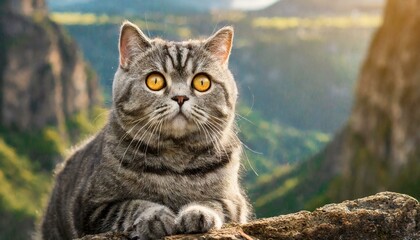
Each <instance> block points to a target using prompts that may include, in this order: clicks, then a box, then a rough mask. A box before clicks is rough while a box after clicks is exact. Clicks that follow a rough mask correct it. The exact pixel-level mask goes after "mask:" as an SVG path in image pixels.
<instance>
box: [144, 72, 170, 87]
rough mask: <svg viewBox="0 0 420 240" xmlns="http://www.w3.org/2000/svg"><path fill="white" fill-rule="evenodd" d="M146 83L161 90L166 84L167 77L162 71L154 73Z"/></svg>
mask: <svg viewBox="0 0 420 240" xmlns="http://www.w3.org/2000/svg"><path fill="white" fill-rule="evenodd" d="M146 85H147V87H149V88H150V90H153V91H159V90H161V89H162V88H164V87H165V86H166V81H165V78H164V77H163V76H162V74H160V73H152V74H150V75H149V76H148V77H147V79H146Z"/></svg>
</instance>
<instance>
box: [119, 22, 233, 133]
mask: <svg viewBox="0 0 420 240" xmlns="http://www.w3.org/2000/svg"><path fill="white" fill-rule="evenodd" d="M232 40H233V29H232V28H231V27H224V28H222V29H220V30H219V31H218V32H216V33H215V34H214V35H213V36H211V37H209V38H208V39H206V40H189V41H184V42H170V41H165V40H162V39H149V38H148V37H147V36H146V35H145V34H143V32H142V31H141V30H140V29H139V28H138V27H137V26H136V25H134V24H132V23H130V22H125V23H124V24H123V25H122V27H121V34H120V41H119V53H120V59H119V69H118V70H117V72H116V74H115V78H114V83H113V103H114V110H115V113H116V115H117V118H118V121H119V122H120V124H121V125H122V126H123V128H124V129H125V130H126V131H127V132H128V133H129V134H130V135H131V136H133V137H134V138H138V139H140V140H144V139H141V138H142V137H143V138H144V137H145V135H147V134H150V135H156V134H157V133H159V135H160V136H162V137H167V138H174V139H177V138H184V137H186V136H188V135H192V134H201V135H202V136H205V135H211V134H219V133H221V132H223V131H225V130H228V128H231V125H232V122H233V119H234V111H235V104H236V99H237V94H238V90H237V87H236V84H235V81H234V79H233V76H232V74H231V72H230V71H229V69H228V59H229V55H230V51H231V48H232Z"/></svg>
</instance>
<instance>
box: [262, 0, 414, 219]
mask: <svg viewBox="0 0 420 240" xmlns="http://www.w3.org/2000/svg"><path fill="white" fill-rule="evenodd" d="M419 12H420V5H419V4H418V1H416V0H409V1H399V0H389V1H388V3H387V6H386V10H385V18H384V23H383V25H382V27H381V28H380V29H379V30H378V32H377V33H376V35H375V38H374V39H373V41H372V43H371V46H370V50H369V53H368V56H367V58H366V61H365V63H364V65H363V68H362V70H361V73H360V77H359V82H358V87H357V92H356V101H355V105H354V108H353V112H352V114H351V117H350V120H349V122H348V124H347V126H346V127H345V128H344V129H343V130H342V131H341V132H340V133H339V134H338V135H337V136H336V137H335V139H334V140H333V141H332V142H331V143H330V144H329V145H328V146H327V147H326V149H325V150H324V151H323V152H322V153H320V154H318V155H317V156H316V157H314V158H313V159H310V160H309V161H306V162H304V163H302V164H300V165H298V166H295V167H294V168H293V169H291V170H289V171H283V172H281V173H280V174H277V175H274V176H272V177H271V178H270V179H268V180H267V181H264V182H260V183H259V184H257V185H256V186H255V187H256V188H259V190H260V191H262V192H263V193H265V196H263V197H261V198H260V200H257V209H259V210H260V211H261V213H262V215H264V216H269V215H272V214H276V213H278V212H276V210H275V209H276V208H278V207H282V208H283V209H282V210H280V212H290V211H295V210H298V209H302V208H307V209H311V208H314V207H317V206H320V205H322V204H324V203H326V202H331V201H340V200H343V199H349V198H355V197H360V196H364V195H368V194H371V193H374V192H378V191H383V190H392V191H399V192H403V193H407V194H410V195H412V196H414V197H416V198H420V191H419V189H420V162H419V158H420V151H419V150H418V149H417V148H416V146H418V145H419V144H420V138H419V136H420V135H419V133H420V127H419V124H418V122H419V121H420V110H419V108H418V106H419V104H420V92H419V90H418V89H420V86H419V83H420V75H419V71H418V69H420V54H419V52H420V34H419V32H418V31H416V29H418V28H420V15H419V14H418V13H419ZM395 33H398V34H395ZM291 181H292V183H293V186H289V187H288V184H289V185H290V182H291ZM278 183H281V184H280V185H279V184H278ZM270 186H271V187H272V186H276V187H277V188H279V189H280V188H282V187H283V189H284V191H283V192H280V193H281V194H278V195H276V196H273V195H272V194H271V192H270V190H269V189H270ZM270 194H271V195H270ZM263 195H264V194H263ZM261 199H262V200H261ZM258 203H259V204H258Z"/></svg>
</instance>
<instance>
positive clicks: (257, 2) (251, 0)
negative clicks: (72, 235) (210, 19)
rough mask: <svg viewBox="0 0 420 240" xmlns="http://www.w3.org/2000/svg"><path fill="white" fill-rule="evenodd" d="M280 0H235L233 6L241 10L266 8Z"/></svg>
mask: <svg viewBox="0 0 420 240" xmlns="http://www.w3.org/2000/svg"><path fill="white" fill-rule="evenodd" d="M277 1H278V0H234V1H233V3H232V4H233V6H232V7H233V8H235V9H241V10H258V9H262V8H265V7H267V6H269V5H271V4H273V3H275V2H277Z"/></svg>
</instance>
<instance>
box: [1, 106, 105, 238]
mask: <svg viewBox="0 0 420 240" xmlns="http://www.w3.org/2000/svg"><path fill="white" fill-rule="evenodd" d="M106 118H107V111H106V110H105V109H102V108H98V107H95V108H93V109H92V110H91V111H89V112H80V113H77V114H75V115H74V116H72V117H70V118H69V120H68V121H67V124H66V129H65V130H58V129H57V128H56V127H47V128H45V129H41V130H32V131H30V130H29V131H21V130H18V129H15V128H6V127H4V126H0V215H1V216H2V219H1V220H0V239H28V238H29V232H30V231H31V230H33V228H34V222H35V219H38V220H39V217H40V216H41V214H42V209H43V206H45V204H46V202H47V196H48V193H49V191H50V188H51V180H52V176H51V172H52V169H53V168H54V166H55V164H56V163H57V162H58V161H60V160H61V159H62V158H63V156H64V154H65V151H66V149H68V148H69V147H70V144H72V143H75V142H77V141H80V140H81V139H82V138H86V137H87V135H90V134H93V133H95V132H96V131H98V129H99V128H101V127H102V126H103V124H104V120H105V119H106Z"/></svg>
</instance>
